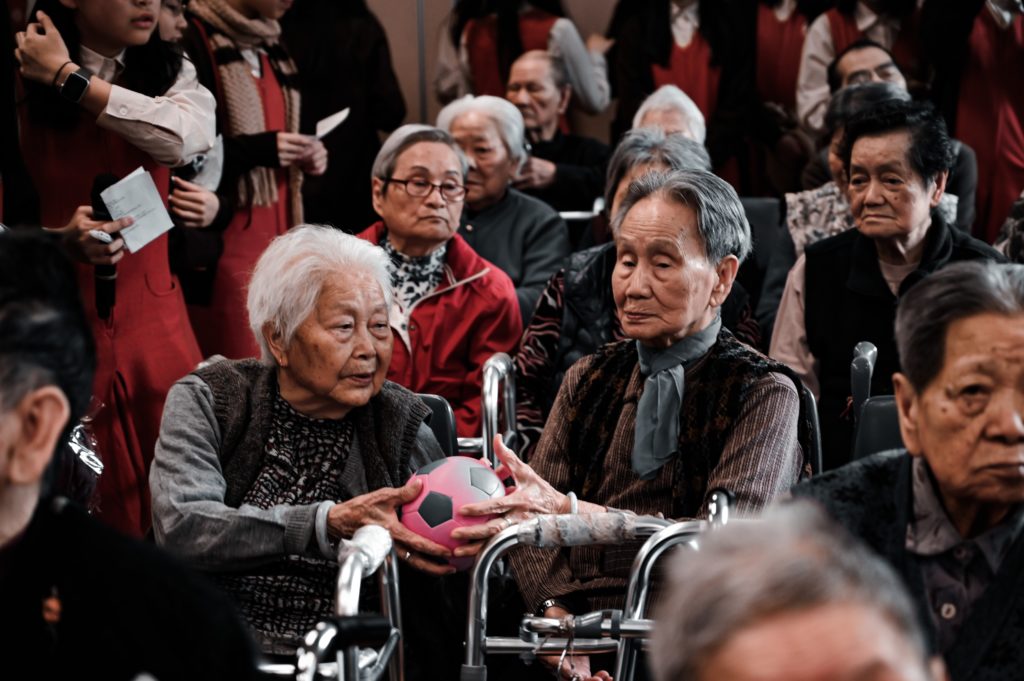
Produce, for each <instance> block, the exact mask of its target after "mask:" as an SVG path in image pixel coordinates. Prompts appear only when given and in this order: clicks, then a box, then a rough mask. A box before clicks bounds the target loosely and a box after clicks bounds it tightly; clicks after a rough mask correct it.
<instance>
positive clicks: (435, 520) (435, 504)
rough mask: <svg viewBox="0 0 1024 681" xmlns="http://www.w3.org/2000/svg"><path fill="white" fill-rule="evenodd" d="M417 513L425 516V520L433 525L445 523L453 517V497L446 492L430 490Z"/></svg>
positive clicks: (422, 516)
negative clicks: (440, 492)
mask: <svg viewBox="0 0 1024 681" xmlns="http://www.w3.org/2000/svg"><path fill="white" fill-rule="evenodd" d="M417 513H419V514H420V517H421V518H423V522H425V523H426V524H427V525H430V526H431V527H437V526H438V525H443V524H444V523H446V522H448V521H449V520H451V519H452V499H451V497H449V496H448V495H446V494H439V493H437V492H429V493H427V496H426V497H425V498H424V499H423V502H422V503H421V504H420V507H419V509H418V510H417Z"/></svg>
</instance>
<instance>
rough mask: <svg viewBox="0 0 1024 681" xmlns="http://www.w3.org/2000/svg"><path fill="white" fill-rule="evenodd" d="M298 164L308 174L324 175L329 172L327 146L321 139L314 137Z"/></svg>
mask: <svg viewBox="0 0 1024 681" xmlns="http://www.w3.org/2000/svg"><path fill="white" fill-rule="evenodd" d="M296 164H297V165H298V166H299V168H301V169H302V172H304V173H306V174H307V175H323V174H324V173H325V172H327V147H325V146H324V143H323V142H321V141H320V140H318V139H314V140H313V141H312V142H310V144H309V149H308V150H307V151H306V153H305V155H303V156H302V158H300V159H299V160H298V161H296Z"/></svg>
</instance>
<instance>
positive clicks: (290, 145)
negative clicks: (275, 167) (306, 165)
mask: <svg viewBox="0 0 1024 681" xmlns="http://www.w3.org/2000/svg"><path fill="white" fill-rule="evenodd" d="M317 141H318V140H317V139H316V138H314V137H310V136H309V135H303V134H300V133H297V132H279V133H277V160H278V161H279V162H280V163H281V167H282V168H288V167H290V166H292V165H293V164H295V163H297V162H298V161H299V160H300V159H302V158H305V157H306V156H308V155H309V154H310V153H311V150H312V148H313V142H317ZM321 146H322V145H321Z"/></svg>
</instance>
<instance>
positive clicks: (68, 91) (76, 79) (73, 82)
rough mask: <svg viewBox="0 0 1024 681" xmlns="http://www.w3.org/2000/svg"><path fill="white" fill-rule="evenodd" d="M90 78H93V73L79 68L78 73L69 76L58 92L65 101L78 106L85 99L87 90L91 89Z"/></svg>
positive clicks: (74, 72)
mask: <svg viewBox="0 0 1024 681" xmlns="http://www.w3.org/2000/svg"><path fill="white" fill-rule="evenodd" d="M90 78H92V73H91V72H90V71H89V70H88V69H86V68H85V67H79V69H78V70H77V71H73V72H71V73H69V74H68V77H67V78H65V79H64V82H63V83H61V84H60V87H58V88H57V91H58V92H59V93H60V96H61V97H63V98H64V99H66V100H68V101H69V102H73V103H75V104H78V103H79V102H80V101H82V97H85V92H86V90H88V89H89V80H90Z"/></svg>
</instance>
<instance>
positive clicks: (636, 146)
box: [604, 128, 711, 210]
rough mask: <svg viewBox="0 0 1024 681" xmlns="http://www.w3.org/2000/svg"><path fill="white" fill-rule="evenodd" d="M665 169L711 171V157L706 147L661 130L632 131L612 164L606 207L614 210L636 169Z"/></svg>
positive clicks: (640, 129)
mask: <svg viewBox="0 0 1024 681" xmlns="http://www.w3.org/2000/svg"><path fill="white" fill-rule="evenodd" d="M654 164H657V165H664V166H665V167H666V168H668V170H707V171H710V170H711V157H710V156H708V150H707V149H705V148H704V145H703V144H699V143H697V142H694V141H693V140H691V139H689V138H687V137H683V136H682V135H679V134H671V135H666V134H665V131H663V130H662V129H661V128H637V129H636V130H630V131H629V132H627V133H626V134H625V135H624V136H623V137H622V141H621V142H619V146H617V147H615V153H614V154H612V157H611V159H610V160H609V161H608V172H607V174H606V176H605V178H606V179H605V184H604V205H605V206H607V207H608V210H611V207H612V199H613V198H615V192H616V191H618V189H619V183H620V182H622V178H624V177H626V175H628V174H629V173H630V172H631V171H632V170H633V169H634V168H639V167H641V166H647V165H654Z"/></svg>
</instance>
